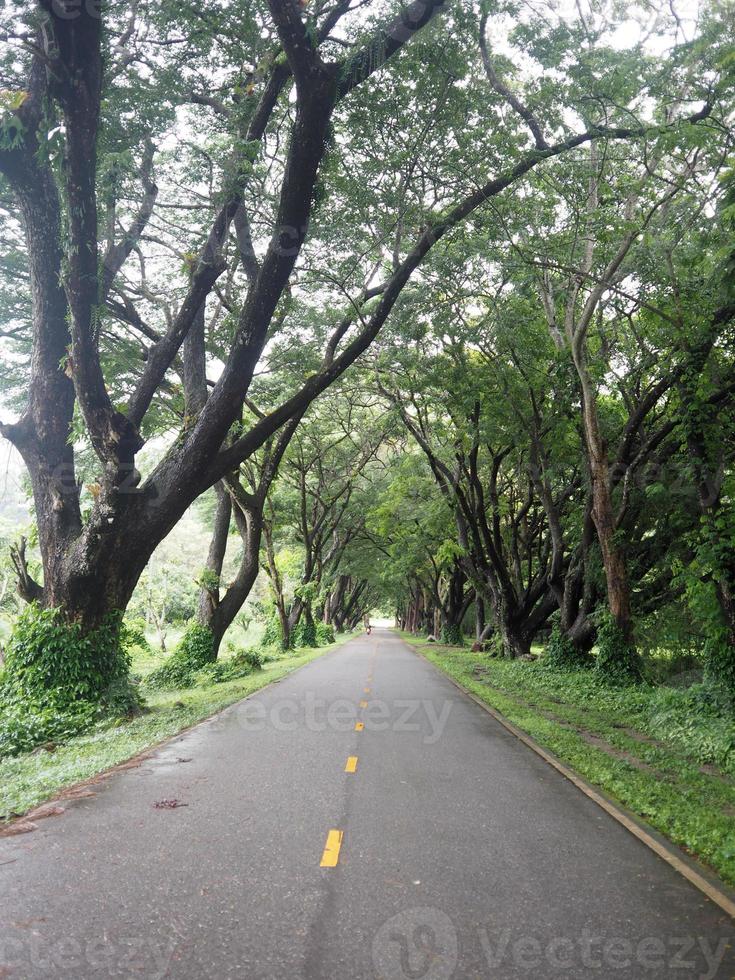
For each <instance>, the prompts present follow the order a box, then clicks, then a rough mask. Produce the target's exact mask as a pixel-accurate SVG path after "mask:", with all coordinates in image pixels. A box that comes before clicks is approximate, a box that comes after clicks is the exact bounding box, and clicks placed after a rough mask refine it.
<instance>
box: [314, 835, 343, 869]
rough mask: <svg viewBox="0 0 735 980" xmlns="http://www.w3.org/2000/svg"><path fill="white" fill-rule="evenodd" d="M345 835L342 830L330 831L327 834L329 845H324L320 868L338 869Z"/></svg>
mask: <svg viewBox="0 0 735 980" xmlns="http://www.w3.org/2000/svg"><path fill="white" fill-rule="evenodd" d="M342 837H343V833H342V831H341V830H330V831H329V833H328V834H327V843H326V844H325V845H324V853H323V854H322V859H321V861H320V862H319V867H320V868H336V867H337V862H338V861H339V849H340V847H342Z"/></svg>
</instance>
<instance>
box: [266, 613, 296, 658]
mask: <svg viewBox="0 0 735 980" xmlns="http://www.w3.org/2000/svg"><path fill="white" fill-rule="evenodd" d="M261 643H262V645H263V646H264V647H277V648H278V649H279V650H286V649H288V648H287V646H286V644H284V642H283V631H282V629H281V621H280V619H279V618H278V614H277V613H273V615H272V616H270V617H269V619H268V620H267V621H266V624H265V632H264V633H263V639H262V640H261ZM290 645H291V646H293V638H291V644H290Z"/></svg>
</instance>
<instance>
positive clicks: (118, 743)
mask: <svg viewBox="0 0 735 980" xmlns="http://www.w3.org/2000/svg"><path fill="white" fill-rule="evenodd" d="M347 639H349V636H342V637H340V638H339V640H338V641H337V642H336V643H332V644H329V645H328V646H323V647H318V648H317V649H302V650H296V651H295V652H294V653H292V654H290V655H288V656H286V657H284V658H283V659H280V660H276V661H272V662H269V663H267V664H266V665H265V666H264V668H263V670H259V671H256V672H255V673H253V674H250V675H249V676H248V677H243V678H240V679H238V680H234V681H229V682H227V683H224V684H212V685H209V686H207V687H193V688H186V689H183V690H178V691H161V692H156V693H146V704H147V707H148V711H147V712H146V713H145V714H142V715H140V716H138V717H137V718H133V719H132V720H130V721H125V722H122V723H118V724H114V725H111V724H106V725H99V726H97V727H96V728H95V729H94V730H93V731H91V732H89V733H88V734H86V735H80V736H78V737H76V738H72V739H70V740H69V741H68V742H66V743H65V744H64V745H61V746H58V747H57V748H56V749H55V750H54V751H53V752H48V751H46V750H44V749H36V750H35V751H34V752H29V753H25V754H23V755H19V756H15V757H11V758H6V759H3V760H2V761H0V821H3V820H7V819H9V818H11V817H14V816H20V815H22V814H23V813H27V811H28V810H30V809H32V808H33V807H34V806H37V805H38V804H39V803H42V802H43V801H44V800H47V799H49V797H52V796H54V795H55V794H56V793H58V792H60V791H61V790H62V789H64V788H65V787H68V786H72V785H73V784H74V783H78V782H81V781H82V780H85V779H89V778H91V777H92V776H95V775H97V774H98V773H100V772H102V771H104V770H105V769H109V768H110V767H111V766H115V765H117V764H118V763H120V762H125V761H126V760H127V759H130V758H131V757H132V756H134V755H137V754H138V753H139V752H143V751H144V750H145V749H148V748H150V747H151V746H153V745H155V744H156V743H157V742H161V741H162V740H164V739H166V738H170V737H171V736H172V735H176V734H177V732H180V731H182V729H184V728H188V727H189V726H190V725H193V724H195V723H196V722H198V721H202V720H203V719H204V718H208V717H209V716H210V715H213V714H215V713H216V712H217V711H220V710H221V709H222V708H226V707H227V706H228V705H230V704H233V703H234V702H235V701H239V700H241V699H242V698H244V697H247V695H248V694H252V693H253V692H254V691H258V690H260V688H263V687H266V686H267V685H268V684H271V683H272V682H273V681H275V680H278V679H279V678H280V677H283V676H284V675H285V674H288V673H290V671H292V670H294V669H296V668H297V667H302V666H303V665H304V664H308V663H309V662H310V661H312V660H315V659H316V658H317V657H321V656H322V654H325V653H327V652H328V651H329V650H334V649H335V648H336V647H338V646H341V645H342V644H343V643H345V642H346V641H347ZM134 666H136V665H134Z"/></svg>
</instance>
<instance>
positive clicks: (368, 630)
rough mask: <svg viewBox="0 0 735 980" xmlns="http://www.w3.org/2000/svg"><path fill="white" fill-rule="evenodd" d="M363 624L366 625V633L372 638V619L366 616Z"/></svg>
mask: <svg viewBox="0 0 735 980" xmlns="http://www.w3.org/2000/svg"><path fill="white" fill-rule="evenodd" d="M363 622H364V623H365V632H366V633H367V635H368V636H370V633H371V632H372V626H371V625H370V617H369V616H365V618H364V620H363Z"/></svg>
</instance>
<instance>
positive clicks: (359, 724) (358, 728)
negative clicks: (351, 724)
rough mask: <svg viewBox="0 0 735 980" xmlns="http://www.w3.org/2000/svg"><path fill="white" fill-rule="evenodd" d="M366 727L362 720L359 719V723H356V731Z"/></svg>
mask: <svg viewBox="0 0 735 980" xmlns="http://www.w3.org/2000/svg"><path fill="white" fill-rule="evenodd" d="M364 727H365V726H364V725H363V723H362V722H361V721H358V722H357V723H356V724H355V731H356V732H361V731H362V730H363V728H364Z"/></svg>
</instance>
